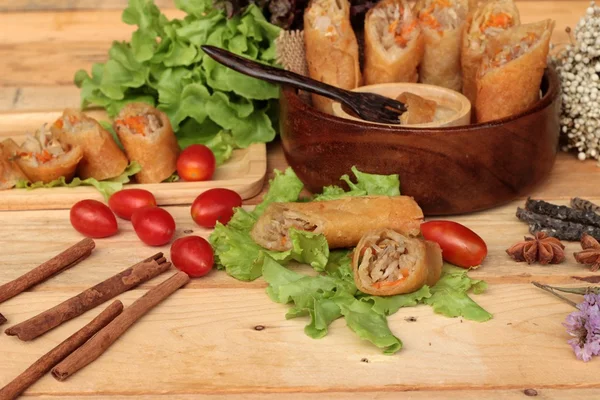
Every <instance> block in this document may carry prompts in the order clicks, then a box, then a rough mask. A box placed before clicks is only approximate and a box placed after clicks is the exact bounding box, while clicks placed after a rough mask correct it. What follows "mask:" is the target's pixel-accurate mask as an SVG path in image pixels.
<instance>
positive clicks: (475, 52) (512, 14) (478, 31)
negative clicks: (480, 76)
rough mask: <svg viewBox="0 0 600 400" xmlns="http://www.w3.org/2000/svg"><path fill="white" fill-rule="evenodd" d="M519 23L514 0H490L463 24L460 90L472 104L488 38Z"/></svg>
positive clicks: (473, 104) (473, 103)
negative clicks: (461, 83)
mask: <svg viewBox="0 0 600 400" xmlns="http://www.w3.org/2000/svg"><path fill="white" fill-rule="evenodd" d="M520 23H521V22H520V17H519V10H517V6H516V5H515V3H514V1H513V0H491V1H489V2H487V3H485V4H483V5H482V6H481V7H480V8H479V9H477V10H476V11H475V12H474V13H473V14H472V15H471V16H470V17H469V20H468V21H467V24H466V26H465V33H464V35H463V43H462V53H461V65H462V75H463V88H462V92H463V94H464V95H465V96H466V97H467V98H468V99H469V101H470V102H471V105H472V106H473V108H474V107H475V98H476V95H477V84H476V77H477V69H479V65H480V64H481V61H482V59H483V55H484V54H485V49H486V47H487V43H488V40H489V38H491V37H494V36H497V35H498V34H499V33H501V32H504V31H505V30H506V29H508V28H510V27H512V26H516V25H519V24H520Z"/></svg>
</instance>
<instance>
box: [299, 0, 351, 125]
mask: <svg viewBox="0 0 600 400" xmlns="http://www.w3.org/2000/svg"><path fill="white" fill-rule="evenodd" d="M304 42H305V44H304V45H305V49H306V62H307V64H308V73H309V75H310V77H311V78H313V79H316V80H318V81H320V82H325V83H327V84H330V85H333V86H336V87H339V88H342V89H348V90H350V89H354V88H356V87H358V86H360V83H361V80H362V78H361V73H360V67H359V58H358V43H357V41H356V35H355V34H354V31H353V30H352V26H351V25H350V4H349V3H348V0H311V2H310V4H309V7H308V8H307V9H306V11H305V12H304ZM312 101H313V105H314V106H315V107H316V108H317V109H318V110H320V111H322V112H325V113H328V114H332V113H333V110H332V107H331V104H332V102H333V101H332V100H330V99H327V98H325V97H321V96H317V95H312Z"/></svg>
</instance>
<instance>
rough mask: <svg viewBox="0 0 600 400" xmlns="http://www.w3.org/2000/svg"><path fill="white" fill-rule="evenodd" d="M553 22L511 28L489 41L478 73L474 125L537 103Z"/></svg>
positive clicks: (519, 111) (503, 116)
mask: <svg viewBox="0 0 600 400" xmlns="http://www.w3.org/2000/svg"><path fill="white" fill-rule="evenodd" d="M553 29H554V21H552V20H545V21H540V22H536V23H533V24H525V25H519V26H515V27H512V28H510V29H508V30H506V31H504V32H502V33H501V34H499V35H498V36H496V37H494V38H491V39H490V43H489V45H488V49H487V51H486V56H485V57H484V59H483V61H482V64H481V66H480V67H479V70H478V72H477V97H476V103H475V111H476V113H477V122H486V121H493V120H496V119H500V118H505V117H509V116H512V115H516V114H518V113H521V112H523V111H525V110H527V109H528V108H529V107H531V106H533V105H534V104H535V103H536V102H537V101H538V100H539V99H540V85H541V82H542V77H543V75H544V70H545V69H546V65H547V57H548V50H549V47H550V37H551V36H552V30H553Z"/></svg>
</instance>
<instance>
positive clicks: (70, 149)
mask: <svg viewBox="0 0 600 400" xmlns="http://www.w3.org/2000/svg"><path fill="white" fill-rule="evenodd" d="M12 157H13V158H14V160H15V162H16V163H17V165H18V166H19V168H21V170H22V171H23V172H24V173H25V175H26V176H27V178H28V179H29V181H31V182H43V183H48V182H50V181H53V180H55V179H58V178H60V177H61V176H64V177H65V180H66V181H69V180H71V179H72V178H73V176H74V175H75V171H76V169H77V164H79V161H81V159H82V158H83V151H82V150H81V147H79V146H69V145H65V144H63V143H61V142H60V140H58V139H56V138H51V137H50V135H49V134H47V133H46V126H45V125H44V126H43V127H42V128H41V129H39V130H38V131H37V132H36V133H35V135H33V136H29V137H27V139H25V141H24V142H23V144H22V145H21V146H20V147H19V148H18V149H15V148H14V147H13V150H12Z"/></svg>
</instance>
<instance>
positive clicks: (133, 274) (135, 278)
mask: <svg viewBox="0 0 600 400" xmlns="http://www.w3.org/2000/svg"><path fill="white" fill-rule="evenodd" d="M169 267H171V263H169V262H167V260H166V259H165V258H164V257H163V256H162V253H157V254H155V255H153V256H152V257H149V258H147V259H145V260H143V261H141V262H139V263H137V264H135V265H133V266H132V267H130V268H127V269H126V270H124V271H122V272H120V273H118V274H117V275H114V276H112V277H110V278H108V279H107V280H105V281H104V282H101V283H99V284H97V285H96V286H93V287H91V288H89V289H87V290H84V291H83V292H81V293H79V294H78V295H77V296H75V297H71V298H70V299H68V300H66V301H64V302H62V303H60V304H59V305H57V306H55V307H52V308H51V309H49V310H47V311H44V312H43V313H41V314H38V315H36V316H35V317H32V318H30V319H28V320H27V321H24V322H21V323H20V324H18V325H15V326H12V327H10V328H8V329H7V330H6V331H5V333H6V334H7V335H9V336H17V337H18V338H19V339H21V340H24V341H29V340H33V339H35V338H37V337H38V336H41V335H43V334H44V333H46V332H48V331H50V330H51V329H54V328H56V327H57V326H59V325H60V324H62V323H63V322H66V321H69V320H71V319H73V318H75V317H78V316H80V315H81V314H83V313H84V312H86V311H88V310H91V309H92V308H94V307H96V306H98V305H100V304H102V303H104V302H105V301H108V300H110V299H112V298H113V297H115V296H117V295H119V294H121V293H123V292H126V291H127V290H129V289H132V288H134V287H135V286H137V285H139V284H140V283H142V282H146V281H147V280H150V279H152V278H154V277H155V276H158V275H160V274H161V273H163V272H165V271H166V270H168V269H169Z"/></svg>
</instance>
